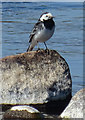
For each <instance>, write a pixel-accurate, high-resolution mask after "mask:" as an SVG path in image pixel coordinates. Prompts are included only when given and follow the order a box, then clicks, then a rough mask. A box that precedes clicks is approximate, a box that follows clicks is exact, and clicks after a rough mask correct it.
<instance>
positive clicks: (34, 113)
mask: <svg viewBox="0 0 85 120" xmlns="http://www.w3.org/2000/svg"><path fill="white" fill-rule="evenodd" d="M3 119H4V120H15V119H18V120H21V119H24V120H25V119H26V120H30V119H32V120H35V119H36V120H41V119H43V115H42V114H41V113H40V112H39V111H38V110H37V109H35V108H33V107H31V106H27V105H22V106H21V105H20V106H14V107H12V108H11V109H9V110H7V111H6V112H5V113H4V115H3Z"/></svg>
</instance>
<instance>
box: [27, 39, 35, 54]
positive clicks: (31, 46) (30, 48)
mask: <svg viewBox="0 0 85 120" xmlns="http://www.w3.org/2000/svg"><path fill="white" fill-rule="evenodd" d="M36 44H37V41H32V42H31V43H30V45H29V47H28V49H27V52H28V51H32V50H33V48H34V47H35V45H36Z"/></svg>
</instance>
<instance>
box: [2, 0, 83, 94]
mask: <svg viewBox="0 0 85 120" xmlns="http://www.w3.org/2000/svg"><path fill="white" fill-rule="evenodd" d="M1 9H2V57H5V56H9V55H16V54H18V53H23V52H25V51H26V49H27V47H28V45H29V43H28V41H29V35H30V32H31V30H32V28H33V26H34V24H35V23H36V22H37V20H38V19H39V17H40V15H41V14H42V13H43V12H46V11H47V12H51V13H52V14H53V16H55V18H54V21H55V24H56V28H55V33H54V35H53V37H52V38H51V39H50V40H48V41H47V42H46V43H47V46H48V48H49V49H54V50H56V51H58V52H59V53H60V54H61V55H62V56H63V57H64V58H65V60H66V61H67V63H68V65H69V68H70V72H71V76H72V93H73V95H74V94H75V93H76V92H77V91H78V90H80V89H81V88H83V87H84V82H83V3H82V2H68V3H67V2H61V3H59V2H3V3H2V8H1ZM0 24H1V23H0ZM39 45H40V48H44V49H45V46H44V44H43V43H40V44H39ZM36 49H37V47H35V49H34V50H36Z"/></svg>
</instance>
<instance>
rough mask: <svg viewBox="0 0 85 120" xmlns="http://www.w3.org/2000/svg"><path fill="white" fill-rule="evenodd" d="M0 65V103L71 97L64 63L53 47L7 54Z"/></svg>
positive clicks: (67, 71)
mask: <svg viewBox="0 0 85 120" xmlns="http://www.w3.org/2000/svg"><path fill="white" fill-rule="evenodd" d="M0 69H1V72H2V79H0V82H1V83H2V86H3V87H2V88H1V89H0V93H1V97H0V104H43V103H45V104H46V103H48V102H50V101H57V100H59V102H60V100H61V101H62V100H65V99H66V100H67V101H68V102H69V100H70V98H71V92H72V81H71V76H70V70H69V67H68V64H67V63H66V61H65V59H64V58H63V57H61V56H60V55H59V53H57V52H56V51H54V50H40V51H31V52H27V53H22V54H19V55H15V56H7V57H5V58H3V59H1V60H0ZM68 96H69V97H68ZM67 97H68V98H67ZM66 100H65V101H66ZM54 104H55V102H54ZM60 104H61V103H60ZM48 106H49V105H48ZM54 106H55V105H54ZM51 107H52V106H51Z"/></svg>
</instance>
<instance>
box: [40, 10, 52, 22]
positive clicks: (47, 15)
mask: <svg viewBox="0 0 85 120" xmlns="http://www.w3.org/2000/svg"><path fill="white" fill-rule="evenodd" d="M53 18H54V17H53V16H52V14H51V13H49V12H45V13H43V14H42V15H41V16H40V19H39V20H40V21H42V22H44V21H46V20H49V19H53Z"/></svg>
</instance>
